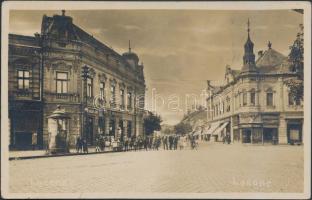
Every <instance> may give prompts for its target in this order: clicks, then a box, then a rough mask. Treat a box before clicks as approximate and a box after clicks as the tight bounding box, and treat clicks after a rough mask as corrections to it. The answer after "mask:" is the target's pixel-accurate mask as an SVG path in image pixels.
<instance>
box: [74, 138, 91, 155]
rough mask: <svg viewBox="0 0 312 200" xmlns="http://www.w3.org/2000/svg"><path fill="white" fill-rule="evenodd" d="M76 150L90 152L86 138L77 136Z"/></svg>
mask: <svg viewBox="0 0 312 200" xmlns="http://www.w3.org/2000/svg"><path fill="white" fill-rule="evenodd" d="M76 151H77V153H88V144H87V140H86V139H82V138H81V137H77V140H76Z"/></svg>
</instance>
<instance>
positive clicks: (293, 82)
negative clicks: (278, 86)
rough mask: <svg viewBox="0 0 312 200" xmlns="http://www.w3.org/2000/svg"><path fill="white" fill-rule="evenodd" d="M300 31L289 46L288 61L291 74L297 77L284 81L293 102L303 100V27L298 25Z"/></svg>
mask: <svg viewBox="0 0 312 200" xmlns="http://www.w3.org/2000/svg"><path fill="white" fill-rule="evenodd" d="M299 26H300V31H299V33H298V34H297V38H296V40H295V41H294V43H293V45H292V46H290V53H289V55H288V60H289V62H290V65H291V66H290V68H291V71H292V72H296V74H297V75H298V76H297V77H295V78H289V79H287V80H285V82H284V83H285V84H286V86H287V87H288V89H289V94H290V96H291V97H292V98H293V99H294V100H295V101H300V100H302V99H303V94H304V88H303V65H304V64H303V63H304V57H303V56H304V47H303V46H304V42H303V25H302V24H300V25H299Z"/></svg>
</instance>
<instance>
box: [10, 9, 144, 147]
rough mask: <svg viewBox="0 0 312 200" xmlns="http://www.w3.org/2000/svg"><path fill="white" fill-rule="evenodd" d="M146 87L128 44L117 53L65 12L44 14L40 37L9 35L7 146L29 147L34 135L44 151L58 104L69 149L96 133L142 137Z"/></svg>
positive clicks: (141, 69) (93, 136)
mask: <svg viewBox="0 0 312 200" xmlns="http://www.w3.org/2000/svg"><path fill="white" fill-rule="evenodd" d="M84 68H87V69H88V71H87V77H86V76H85V77H84V78H83V76H82V70H83V69H84ZM145 88H146V86H145V80H144V73H143V64H139V57H138V56H137V55H136V54H135V53H134V52H132V51H131V48H130V42H129V51H128V52H126V53H124V54H122V55H120V54H118V53H117V52H115V51H114V50H113V49H111V48H109V47H107V46H106V45H105V44H103V43H101V42H100V41H98V40H97V39H95V38H94V37H93V36H92V35H90V34H88V33H87V32H85V31H84V30H82V29H81V28H79V27H78V26H77V25H75V24H74V23H73V19H72V18H71V17H70V16H66V15H65V11H62V15H54V16H52V17H48V16H46V15H44V16H43V19H42V25H41V33H40V34H35V36H34V37H31V36H22V35H14V34H10V35H9V107H10V109H9V119H10V130H11V134H10V145H11V147H12V148H22V147H23V148H24V147H25V148H27V147H28V146H29V145H31V137H32V134H33V133H34V132H36V133H37V135H38V137H37V143H38V144H39V146H41V147H45V146H46V143H47V141H48V136H49V134H48V132H49V130H48V116H49V115H51V114H52V112H53V111H54V110H55V109H56V108H57V105H60V106H61V108H63V109H65V111H66V112H68V113H69V117H70V121H69V130H68V131H69V136H70V137H69V141H70V144H71V145H74V144H75V140H76V138H77V137H78V136H79V135H80V136H82V137H86V139H87V141H88V143H89V144H91V145H92V144H93V142H94V140H95V136H96V134H105V135H110V136H116V137H117V136H118V137H123V136H129V137H130V136H137V135H140V134H143V114H144V95H145ZM120 134H121V135H120Z"/></svg>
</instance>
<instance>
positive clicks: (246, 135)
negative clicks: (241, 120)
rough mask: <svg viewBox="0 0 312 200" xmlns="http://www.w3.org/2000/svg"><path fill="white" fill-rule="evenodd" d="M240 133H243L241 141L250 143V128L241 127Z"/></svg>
mask: <svg viewBox="0 0 312 200" xmlns="http://www.w3.org/2000/svg"><path fill="white" fill-rule="evenodd" d="M242 134H243V138H242V139H243V140H242V142H243V143H251V130H250V129H243V130H242Z"/></svg>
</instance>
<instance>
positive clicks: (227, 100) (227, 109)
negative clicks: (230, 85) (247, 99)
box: [226, 97, 231, 112]
mask: <svg viewBox="0 0 312 200" xmlns="http://www.w3.org/2000/svg"><path fill="white" fill-rule="evenodd" d="M230 103H231V101H230V97H227V98H226V111H227V112H230V111H231V104H230Z"/></svg>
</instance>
